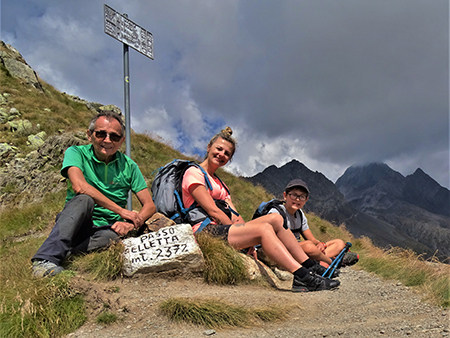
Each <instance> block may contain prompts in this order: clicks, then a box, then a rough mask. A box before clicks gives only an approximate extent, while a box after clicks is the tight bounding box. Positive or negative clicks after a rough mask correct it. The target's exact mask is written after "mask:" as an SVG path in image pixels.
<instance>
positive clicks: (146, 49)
mask: <svg viewBox="0 0 450 338" xmlns="http://www.w3.org/2000/svg"><path fill="white" fill-rule="evenodd" d="M103 13H104V19H105V20H104V27H105V33H106V34H108V35H110V36H112V37H113V38H114V39H117V40H119V41H120V42H122V43H123V72H124V78H123V79H124V91H125V95H124V96H125V128H126V130H125V145H126V149H125V153H126V155H127V156H128V157H130V158H131V146H130V144H131V132H130V64H129V56H128V46H131V47H132V48H134V49H135V50H137V51H138V52H140V53H142V54H143V55H145V56H147V57H149V58H150V59H152V60H153V35H152V33H150V32H147V31H146V30H145V29H144V28H142V27H140V26H138V25H136V24H135V23H134V22H133V21H131V20H130V19H128V15H127V14H120V13H118V12H116V11H115V10H114V9H112V8H111V7H109V6H108V5H106V4H104V5H103ZM127 208H128V210H131V209H132V206H131V191H130V192H129V193H128V201H127Z"/></svg>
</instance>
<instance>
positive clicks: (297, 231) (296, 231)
mask: <svg viewBox="0 0 450 338" xmlns="http://www.w3.org/2000/svg"><path fill="white" fill-rule="evenodd" d="M295 213H296V214H297V217H300V224H301V225H302V226H301V227H300V228H299V229H294V230H292V229H291V231H292V232H293V233H294V235H295V237H296V238H298V239H300V235H301V236H302V237H303V238H304V239H305V236H303V231H302V228H303V213H302V212H301V211H300V210H297V211H296V212H295Z"/></svg>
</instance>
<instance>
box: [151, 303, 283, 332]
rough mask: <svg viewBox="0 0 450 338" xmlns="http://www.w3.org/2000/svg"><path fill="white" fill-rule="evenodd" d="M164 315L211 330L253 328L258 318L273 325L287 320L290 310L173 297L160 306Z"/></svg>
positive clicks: (176, 320)
mask: <svg viewBox="0 0 450 338" xmlns="http://www.w3.org/2000/svg"><path fill="white" fill-rule="evenodd" d="M159 308H160V310H161V312H162V313H163V314H164V315H166V316H167V317H169V318H170V319H171V320H173V321H175V322H187V323H190V324H195V325H204V326H206V327H208V328H214V329H219V328H227V327H249V326H252V325H257V323H256V319H259V320H262V321H264V322H270V321H275V320H280V319H283V318H287V312H288V309H287V308H281V307H271V308H260V309H249V308H247V307H242V306H236V305H231V304H228V303H224V302H221V301H217V300H212V299H206V300H201V299H185V298H171V299H168V300H166V301H164V302H163V303H161V304H160V306H159Z"/></svg>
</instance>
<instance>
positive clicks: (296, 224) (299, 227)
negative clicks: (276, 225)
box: [268, 204, 309, 239]
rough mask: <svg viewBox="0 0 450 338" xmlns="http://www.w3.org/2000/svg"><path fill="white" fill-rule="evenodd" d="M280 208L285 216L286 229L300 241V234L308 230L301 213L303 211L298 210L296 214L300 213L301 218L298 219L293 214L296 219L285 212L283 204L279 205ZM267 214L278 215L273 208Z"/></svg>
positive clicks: (306, 222) (303, 215)
mask: <svg viewBox="0 0 450 338" xmlns="http://www.w3.org/2000/svg"><path fill="white" fill-rule="evenodd" d="M280 207H281V208H283V210H284V212H285V214H286V222H287V226H288V228H289V229H291V230H292V232H293V233H294V235H295V237H297V239H300V233H301V232H303V231H305V230H308V229H309V226H308V220H307V219H306V216H305V214H304V213H303V211H302V210H301V209H299V210H298V212H301V213H302V217H298V215H297V213H295V216H297V217H295V216H292V215H291V214H290V213H288V212H287V210H286V207H285V206H284V205H283V204H282V205H280ZM268 213H269V214H272V213H277V214H279V212H278V210H277V209H275V208H272V209H270V210H269V212H268Z"/></svg>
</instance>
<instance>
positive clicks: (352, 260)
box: [341, 251, 359, 266]
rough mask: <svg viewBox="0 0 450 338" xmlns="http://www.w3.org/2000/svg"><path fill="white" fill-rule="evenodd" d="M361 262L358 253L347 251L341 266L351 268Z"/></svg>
mask: <svg viewBox="0 0 450 338" xmlns="http://www.w3.org/2000/svg"><path fill="white" fill-rule="evenodd" d="M358 261H359V255H358V254H357V253H356V252H350V251H347V252H346V253H345V255H344V257H343V258H342V262H341V266H350V265H353V264H356V263H357V262H358Z"/></svg>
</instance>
